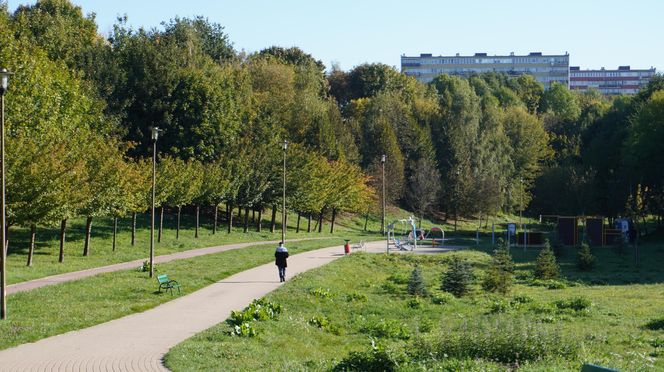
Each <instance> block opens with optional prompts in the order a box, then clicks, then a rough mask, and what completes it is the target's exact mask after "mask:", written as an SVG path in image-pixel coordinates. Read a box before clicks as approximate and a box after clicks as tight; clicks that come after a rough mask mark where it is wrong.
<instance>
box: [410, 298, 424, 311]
mask: <svg viewBox="0 0 664 372" xmlns="http://www.w3.org/2000/svg"><path fill="white" fill-rule="evenodd" d="M406 305H407V306H408V307H409V308H411V309H420V308H422V301H421V300H420V299H419V298H417V297H415V298H412V299H410V300H408V302H407V303H406Z"/></svg>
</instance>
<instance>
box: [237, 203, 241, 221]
mask: <svg viewBox="0 0 664 372" xmlns="http://www.w3.org/2000/svg"><path fill="white" fill-rule="evenodd" d="M237 220H238V221H240V222H242V207H241V206H240V207H237Z"/></svg>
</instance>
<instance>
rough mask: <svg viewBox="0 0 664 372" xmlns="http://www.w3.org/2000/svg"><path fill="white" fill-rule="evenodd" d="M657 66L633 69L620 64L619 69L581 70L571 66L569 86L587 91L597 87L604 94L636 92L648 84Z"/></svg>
mask: <svg viewBox="0 0 664 372" xmlns="http://www.w3.org/2000/svg"><path fill="white" fill-rule="evenodd" d="M655 73H656V71H655V68H653V67H651V68H649V69H640V70H632V69H631V68H630V66H620V67H618V69H617V70H606V69H604V68H601V69H599V70H581V69H580V68H579V67H578V66H572V67H570V83H569V87H570V89H573V90H580V91H585V90H588V89H597V90H599V91H600V92H602V93H604V94H636V93H637V92H638V91H639V90H640V89H641V88H642V87H644V86H646V85H648V83H649V82H650V79H652V77H653V76H654V75H655Z"/></svg>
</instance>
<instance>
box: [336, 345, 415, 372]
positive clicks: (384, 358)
mask: <svg viewBox="0 0 664 372" xmlns="http://www.w3.org/2000/svg"><path fill="white" fill-rule="evenodd" d="M403 361H404V356H403V355H398V354H396V353H393V352H390V351H388V350H385V349H384V348H381V347H377V346H375V347H373V348H372V349H371V350H369V351H352V352H350V353H349V354H348V355H347V356H346V357H345V358H343V359H342V360H341V361H340V362H339V363H337V364H336V365H335V366H334V368H333V369H332V370H333V371H336V372H342V371H367V372H391V371H397V370H398V367H399V365H400V364H401V363H403Z"/></svg>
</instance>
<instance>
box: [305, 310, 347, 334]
mask: <svg viewBox="0 0 664 372" xmlns="http://www.w3.org/2000/svg"><path fill="white" fill-rule="evenodd" d="M308 323H309V325H312V326H314V327H316V328H320V329H323V330H325V331H328V332H330V333H332V334H334V335H340V334H341V328H339V327H338V326H337V325H335V324H333V323H332V322H330V319H329V318H328V317H326V316H322V315H315V316H314V317H312V318H311V319H309V322H308Z"/></svg>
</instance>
